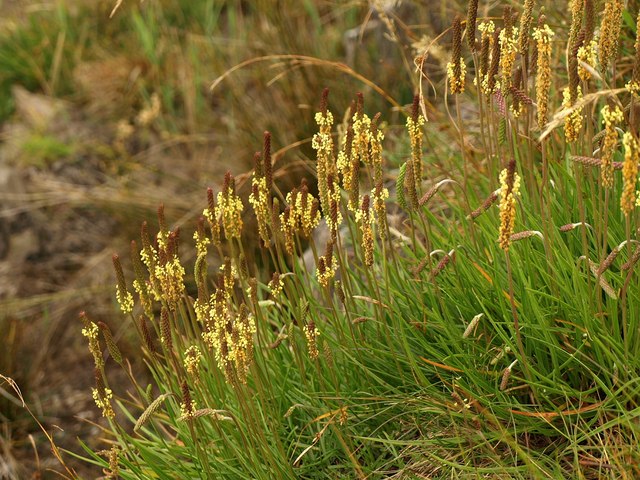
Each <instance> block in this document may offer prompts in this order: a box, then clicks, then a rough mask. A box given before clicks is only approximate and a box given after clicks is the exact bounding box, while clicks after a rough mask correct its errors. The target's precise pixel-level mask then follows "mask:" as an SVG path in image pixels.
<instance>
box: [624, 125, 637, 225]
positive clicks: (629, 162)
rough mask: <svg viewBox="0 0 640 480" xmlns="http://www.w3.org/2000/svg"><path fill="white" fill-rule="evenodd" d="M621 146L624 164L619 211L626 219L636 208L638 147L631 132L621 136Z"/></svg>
mask: <svg viewBox="0 0 640 480" xmlns="http://www.w3.org/2000/svg"><path fill="white" fill-rule="evenodd" d="M622 144H623V145H624V163H623V165H622V180H623V186H622V196H621V198H620V209H621V210H622V213H624V215H625V217H628V216H629V215H630V214H631V213H632V212H633V210H634V208H635V206H636V185H637V183H638V162H639V161H640V146H639V145H638V140H636V138H635V137H634V136H633V134H632V133H631V132H625V134H624V135H623V136H622Z"/></svg>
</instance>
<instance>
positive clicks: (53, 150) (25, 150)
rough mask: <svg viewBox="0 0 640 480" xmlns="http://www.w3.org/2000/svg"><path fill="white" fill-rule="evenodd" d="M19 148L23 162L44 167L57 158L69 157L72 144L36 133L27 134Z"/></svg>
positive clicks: (72, 149)
mask: <svg viewBox="0 0 640 480" xmlns="http://www.w3.org/2000/svg"><path fill="white" fill-rule="evenodd" d="M21 148H22V161H23V163H24V164H27V165H33V166H36V167H46V166H47V165H49V164H51V163H52V162H54V161H56V160H58V159H61V158H66V157H69V156H70V155H71V154H72V153H73V151H74V148H73V146H71V145H69V144H67V143H64V142H61V141H60V140H58V139H56V138H55V137H53V136H51V135H40V134H37V133H34V134H31V135H29V136H28V137H27V138H26V139H25V140H24V142H23V143H22V145H21Z"/></svg>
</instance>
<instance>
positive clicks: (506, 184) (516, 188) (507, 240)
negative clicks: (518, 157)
mask: <svg viewBox="0 0 640 480" xmlns="http://www.w3.org/2000/svg"><path fill="white" fill-rule="evenodd" d="M519 193H520V176H519V175H518V172H516V162H515V160H511V161H510V162H509V165H508V166H507V168H505V169H504V170H502V172H501V173H500V236H499V238H498V241H499V243H500V248H502V249H503V250H504V251H505V252H508V251H509V246H510V245H511V235H512V234H513V230H514V228H515V219H516V197H517V196H518V194H519Z"/></svg>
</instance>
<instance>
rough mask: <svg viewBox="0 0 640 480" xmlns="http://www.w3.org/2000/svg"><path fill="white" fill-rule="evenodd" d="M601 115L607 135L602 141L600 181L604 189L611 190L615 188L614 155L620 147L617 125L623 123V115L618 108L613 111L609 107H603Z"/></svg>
mask: <svg viewBox="0 0 640 480" xmlns="http://www.w3.org/2000/svg"><path fill="white" fill-rule="evenodd" d="M601 114H602V123H604V128H605V134H604V140H603V141H602V155H601V162H602V163H601V165H600V180H601V182H602V186H603V187H604V188H611V187H612V186H613V155H614V153H615V151H616V146H617V145H618V132H617V131H616V125H617V124H619V123H622V120H623V115H622V110H620V108H619V107H618V106H616V107H615V108H614V109H613V110H612V109H611V108H610V107H609V106H608V105H605V106H604V107H602V111H601Z"/></svg>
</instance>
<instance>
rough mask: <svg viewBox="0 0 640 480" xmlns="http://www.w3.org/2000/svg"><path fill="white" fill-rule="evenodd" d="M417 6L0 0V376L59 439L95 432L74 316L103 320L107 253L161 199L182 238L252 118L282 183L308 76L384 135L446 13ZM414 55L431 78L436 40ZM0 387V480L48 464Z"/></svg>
mask: <svg viewBox="0 0 640 480" xmlns="http://www.w3.org/2000/svg"><path fill="white" fill-rule="evenodd" d="M426 3H428V5H425V2H418V1H415V2H414V1H410V0H404V1H402V2H399V1H393V0H391V1H376V2H374V1H371V2H368V1H329V0H303V1H294V0H284V1H278V2H276V1H265V0H258V1H252V2H247V1H240V0H226V1H222V0H215V1H214V0H201V1H189V0H145V1H144V2H138V1H135V0H128V1H124V2H123V4H122V5H121V6H120V8H119V9H118V10H117V11H116V12H115V13H114V15H113V16H112V17H111V18H110V14H111V12H112V10H113V8H114V4H115V2H114V1H112V0H73V1H71V0H69V1H63V0H60V1H56V0H49V1H31V0H4V1H0V8H1V9H2V11H3V17H2V19H1V20H0V135H1V139H0V216H1V219H0V338H2V340H3V341H2V348H0V373H2V374H4V375H7V376H10V377H12V378H13V379H15V380H16V382H17V383H18V384H19V385H20V387H21V389H22V393H23V394H24V397H25V400H26V401H27V402H28V403H29V405H31V408H32V410H33V412H34V414H35V415H36V416H37V417H38V418H39V420H40V421H41V422H42V423H43V425H44V426H45V427H46V428H47V430H49V431H51V432H52V433H53V435H54V437H55V439H56V442H57V443H58V444H59V445H60V446H61V447H63V448H68V449H70V450H77V448H78V447H77V442H76V437H78V436H82V437H83V438H85V439H86V438H89V437H90V436H91V435H94V436H96V437H97V435H98V433H99V430H98V429H97V428H96V427H95V426H93V425H92V423H91V422H92V421H95V420H97V414H98V412H97V411H96V409H95V407H94V406H93V405H92V399H91V398H90V396H89V393H90V388H89V385H91V383H92V381H93V376H92V373H91V372H92V369H91V364H90V358H89V357H88V356H87V355H86V352H85V349H86V346H85V345H84V342H83V339H82V338H81V336H80V335H79V334H78V332H79V329H80V323H79V321H78V320H77V312H78V311H79V310H81V309H90V310H91V312H92V315H93V316H94V317H95V318H97V319H100V318H113V317H112V316H113V312H114V311H115V310H114V301H113V298H112V289H113V283H114V280H113V278H112V272H111V269H110V261H109V257H110V256H111V254H112V252H114V251H118V250H122V248H123V245H126V241H128V239H130V238H134V237H136V236H137V230H138V228H139V225H140V222H141V221H143V220H145V219H150V218H152V217H153V212H154V210H155V209H156V208H157V206H158V205H159V204H160V203H162V202H166V207H167V216H168V218H170V219H174V220H176V224H177V225H184V226H185V229H186V231H187V233H185V238H186V235H190V233H189V232H188V230H189V228H191V227H190V225H192V224H193V223H194V221H193V220H194V219H195V218H196V217H197V216H198V215H199V214H200V213H201V211H202V207H203V205H204V200H205V199H204V189H205V187H207V186H213V187H215V188H217V187H218V185H219V183H220V181H221V178H222V175H223V173H224V172H225V171H226V170H228V169H230V170H232V172H233V173H234V175H237V176H239V178H240V179H242V178H243V177H242V174H243V173H245V172H247V171H249V169H250V168H251V159H252V156H253V152H254V151H256V150H260V148H261V142H262V133H263V131H264V130H269V131H271V132H272V134H273V145H274V147H275V150H276V152H277V153H276V155H275V165H276V172H275V178H276V180H277V182H278V184H279V185H280V186H281V187H282V189H283V190H284V188H287V187H288V186H289V185H292V184H297V183H298V182H299V179H300V177H301V176H303V175H305V174H308V164H309V158H308V156H311V155H312V150H311V146H310V138H311V136H312V134H313V132H314V130H315V124H314V123H313V112H314V111H315V109H316V107H317V105H316V103H317V101H318V98H319V96H320V92H321V90H322V88H323V87H325V86H326V87H329V88H330V89H331V92H332V93H331V108H332V110H333V111H336V112H343V111H346V109H347V107H348V105H349V104H350V102H351V100H352V99H353V98H354V95H355V93H356V92H359V91H362V92H364V93H365V97H366V99H367V100H366V101H367V110H368V111H371V112H376V111H382V112H383V118H385V119H386V120H388V121H390V124H391V126H390V133H391V135H390V137H391V138H393V129H394V125H398V124H399V126H398V130H402V128H403V127H402V124H403V120H402V117H401V107H403V106H405V105H407V104H409V103H411V99H412V96H413V93H414V92H415V91H416V89H417V88H418V85H417V79H418V75H416V69H415V65H414V59H415V58H416V56H418V55H420V54H422V53H423V52H424V50H425V48H426V46H427V45H429V44H430V42H431V41H432V40H433V39H434V38H436V37H437V35H438V34H440V33H441V32H442V31H443V30H444V29H445V28H446V26H445V24H447V23H449V21H450V18H451V17H452V15H453V13H452V12H458V11H461V10H460V6H459V4H458V3H457V2H426ZM423 60H425V61H424V63H423V71H424V73H425V74H426V75H427V76H428V78H429V80H430V81H433V82H435V83H436V84H438V83H439V82H441V80H442V65H443V64H444V63H446V61H447V59H446V58H445V57H444V56H442V54H441V53H440V47H439V45H438V44H436V45H435V46H433V48H431V49H430V54H429V56H428V57H427V58H426V59H423ZM443 62H444V63H443ZM236 66H241V68H234V67H236ZM216 80H218V83H217V84H216V87H215V88H214V89H213V90H212V89H211V88H210V87H211V85H212V84H213V82H215V81H216ZM428 87H429V85H428V84H425V91H424V94H425V95H426V96H427V97H428V98H430V100H432V101H435V100H434V98H432V97H431V92H432V90H430V89H428ZM437 90H439V91H442V88H440V87H438V89H437ZM432 113H433V118H432V119H431V120H436V121H437V114H436V113H435V112H432ZM442 128H443V129H446V128H448V127H447V126H446V125H443V127H442ZM290 147H299V148H295V149H293V148H290ZM240 183H241V189H240V192H241V193H242V194H244V195H248V188H247V186H244V187H242V182H240ZM120 253H121V254H122V255H126V252H120ZM124 331H125V330H124V328H123V329H122V330H120V331H118V332H116V335H118V337H119V340H120V342H121V344H122V345H125V346H126V338H120V337H121V336H122V335H123V334H124ZM125 348H126V347H125ZM79 352H82V353H79ZM133 368H140V366H136V365H134V366H133ZM0 394H2V395H0V423H1V425H2V429H1V430H0V458H1V459H2V460H0V478H29V477H30V476H32V475H33V478H48V477H49V476H50V475H53V474H51V473H47V469H55V468H56V465H57V464H56V461H55V458H53V457H52V455H51V452H50V448H49V445H48V443H47V441H46V438H45V437H44V436H43V434H42V432H41V431H40V430H39V429H38V427H37V425H36V424H35V423H34V422H33V420H32V419H31V417H29V416H28V414H27V413H26V412H25V411H24V410H23V409H21V408H20V404H19V402H18V401H16V399H15V396H14V395H13V394H12V393H11V392H10V389H9V388H8V386H7V385H6V384H2V385H1V386H0ZM83 420H86V421H83ZM70 463H71V464H72V465H73V466H75V467H76V468H78V471H79V473H84V474H86V475H87V476H88V477H91V476H92V475H93V474H94V473H96V472H91V471H90V470H86V469H87V468H88V467H86V466H84V465H76V464H74V463H73V460H71V462H70Z"/></svg>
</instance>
